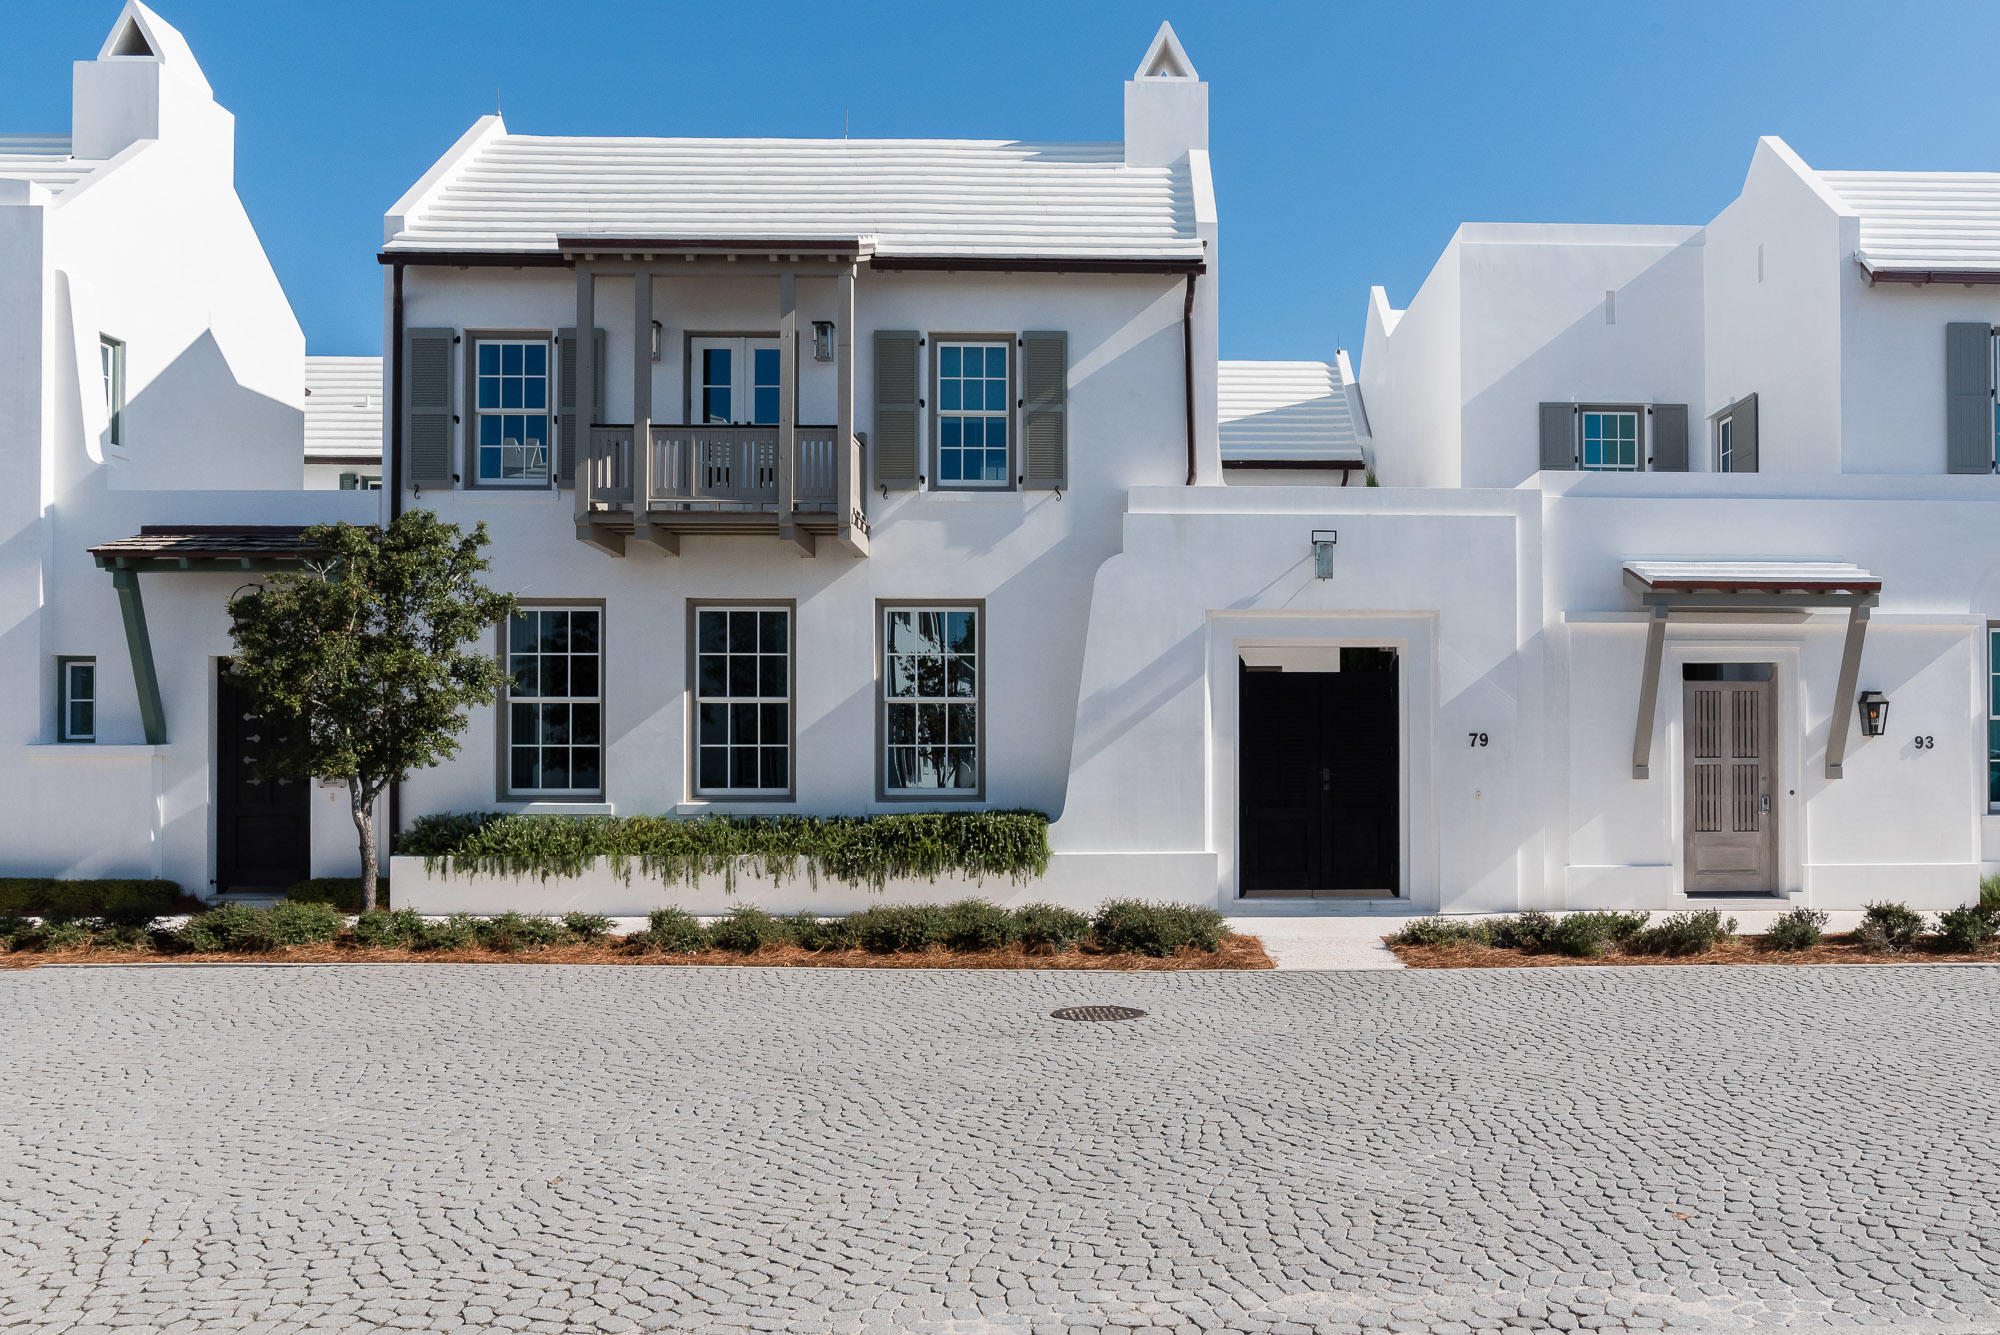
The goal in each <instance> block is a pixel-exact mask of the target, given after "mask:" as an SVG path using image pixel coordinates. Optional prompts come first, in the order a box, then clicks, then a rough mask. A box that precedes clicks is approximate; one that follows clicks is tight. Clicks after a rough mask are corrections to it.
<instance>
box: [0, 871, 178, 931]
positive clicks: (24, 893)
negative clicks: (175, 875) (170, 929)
mask: <svg viewBox="0 0 2000 1335" xmlns="http://www.w3.org/2000/svg"><path fill="white" fill-rule="evenodd" d="M202 907H203V906H202V903H201V901H200V900H198V899H194V898H192V897H190V896H189V895H188V894H187V893H186V892H185V891H183V890H182V889H181V888H180V887H179V886H178V885H175V884H174V883H173V882H172V881H136V880H94V881H66V880H59V879H57V878H55V877H52V876H9V877H0V917H17V918H48V919H54V920H57V921H62V922H79V921H82V920H84V919H88V918H98V919H102V920H103V921H106V922H118V923H134V924H139V925H142V926H143V925H144V924H146V923H149V922H151V921H152V920H153V919H155V918H164V917H167V916H168V915H170V914H176V913H199V912H201V910H202Z"/></svg>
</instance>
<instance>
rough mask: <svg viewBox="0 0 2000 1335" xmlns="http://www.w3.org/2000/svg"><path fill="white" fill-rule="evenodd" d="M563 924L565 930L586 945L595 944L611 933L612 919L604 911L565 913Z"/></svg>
mask: <svg viewBox="0 0 2000 1335" xmlns="http://www.w3.org/2000/svg"><path fill="white" fill-rule="evenodd" d="M562 925H563V930H564V931H565V932H568V933H569V934H570V935H571V936H573V937H575V938H576V939H577V940H579V941H582V942H584V943H585V944H586V945H595V944H596V943H597V942H599V941H602V940H603V939H604V938H605V937H607V936H610V935H611V919H609V918H607V917H605V916H604V915H603V914H602V913H577V912H570V913H565V914H563V915H562Z"/></svg>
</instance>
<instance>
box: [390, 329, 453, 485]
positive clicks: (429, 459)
mask: <svg viewBox="0 0 2000 1335" xmlns="http://www.w3.org/2000/svg"><path fill="white" fill-rule="evenodd" d="M455 336H456V335H455V332H454V331H453V330H450V329H406V330H404V331H403V450H404V457H405V460H406V463H407V468H408V473H407V476H406V478H405V481H407V482H408V483H409V484H410V485H411V486H413V487H449V486H450V485H451V441H452V436H453V434H454V433H453V426H454V422H453V419H452V413H451V408H452V403H451V397H452V396H451V387H452V374H451V346H452V343H453V341H454V338H455Z"/></svg>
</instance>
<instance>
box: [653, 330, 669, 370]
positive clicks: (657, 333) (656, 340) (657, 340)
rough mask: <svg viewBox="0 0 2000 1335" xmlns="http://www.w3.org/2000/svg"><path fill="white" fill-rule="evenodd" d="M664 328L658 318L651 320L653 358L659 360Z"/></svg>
mask: <svg viewBox="0 0 2000 1335" xmlns="http://www.w3.org/2000/svg"><path fill="white" fill-rule="evenodd" d="M666 332H667V331H666V328H665V327H664V326H663V325H661V323H660V322H659V321H658V320H655V321H653V360H654V361H658V360H660V345H661V344H662V343H664V342H666V337H665V335H666Z"/></svg>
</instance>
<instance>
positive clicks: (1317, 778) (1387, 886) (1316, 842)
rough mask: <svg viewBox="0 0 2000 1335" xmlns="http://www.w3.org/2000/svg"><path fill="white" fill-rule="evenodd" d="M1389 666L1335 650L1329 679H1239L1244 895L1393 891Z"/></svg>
mask: <svg viewBox="0 0 2000 1335" xmlns="http://www.w3.org/2000/svg"><path fill="white" fill-rule="evenodd" d="M1396 669H1397V662H1396V653H1395V651H1394V650H1393V649H1344V650H1342V651H1341V670H1340V671H1338V672H1274V671H1264V670H1253V669H1251V668H1249V667H1247V666H1246V667H1242V668H1240V670H1239V689H1240V691H1241V695H1240V697H1239V702H1240V709H1239V715H1238V718H1239V731H1240V743H1241V744H1240V747H1239V768H1238V774H1237V789H1238V792H1239V795H1240V799H1241V801H1240V815H1239V821H1238V829H1239V831H1240V855H1241V859H1242V887H1241V889H1242V893H1243V894H1245V895H1268V896H1274V897H1287V896H1320V895H1324V896H1328V897H1335V896H1353V895H1381V896H1390V895H1394V894H1396V893H1397V886H1398V881H1399V877H1398V862H1399V856H1398V854H1399V850H1400V847H1401V843H1402V825H1401V820H1400V804H1399V802H1398V800H1397V793H1398V791H1399V789H1400V786H1401V770H1400V765H1399V757H1398V749H1399V748H1398V735H1399V718H1400V715H1399V712H1398V709H1397V691H1396V679H1397V670H1396Z"/></svg>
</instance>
